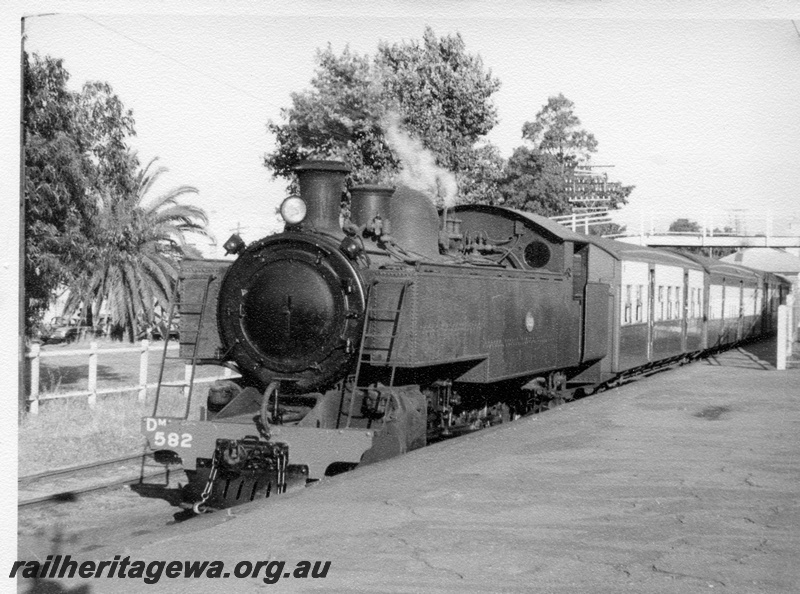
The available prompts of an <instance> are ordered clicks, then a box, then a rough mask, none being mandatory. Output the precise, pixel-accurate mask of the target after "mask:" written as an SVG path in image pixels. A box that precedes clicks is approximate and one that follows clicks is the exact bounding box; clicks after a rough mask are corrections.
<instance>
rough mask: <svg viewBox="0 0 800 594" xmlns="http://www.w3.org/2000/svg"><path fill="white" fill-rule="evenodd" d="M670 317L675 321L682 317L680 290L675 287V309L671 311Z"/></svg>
mask: <svg viewBox="0 0 800 594" xmlns="http://www.w3.org/2000/svg"><path fill="white" fill-rule="evenodd" d="M672 315H673V317H674V318H675V319H676V320H677V319H680V318H682V317H683V314H681V288H680V287H675V307H674V308H673V309H672Z"/></svg>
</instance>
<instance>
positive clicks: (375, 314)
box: [336, 279, 413, 427]
mask: <svg viewBox="0 0 800 594" xmlns="http://www.w3.org/2000/svg"><path fill="white" fill-rule="evenodd" d="M412 283H413V281H409V280H403V281H389V280H385V279H384V280H381V281H379V280H377V279H375V280H373V281H372V282H371V283H370V285H369V287H368V288H367V303H366V306H365V308H364V309H365V313H364V326H363V327H362V329H361V344H360V345H359V347H358V358H357V359H356V372H355V374H354V375H353V376H351V377H352V382H351V388H350V407H349V410H348V412H347V425H345V427H350V420H351V419H352V418H353V405H354V404H355V396H356V392H357V391H358V390H366V389H369V387H370V386H360V385H359V380H360V379H361V365H362V363H365V362H368V361H365V360H364V350H365V345H366V342H367V339H374V338H378V339H382V340H385V341H386V345H385V346H375V345H370V347H369V349H368V350H370V351H385V353H386V355H385V357H384V360H383V363H386V364H389V363H390V361H391V360H392V351H393V349H394V339H395V337H396V336H397V332H398V328H399V327H400V314H401V312H402V311H403V302H404V301H405V296H406V291H407V290H408V287H409V286H411V284H412ZM379 284H380V285H381V286H383V287H390V286H394V287H397V289H398V292H397V308H396V309H391V308H378V307H375V301H376V293H377V291H376V287H377V286H378V285H379ZM381 315H384V316H390V317H380V316H381ZM370 322H377V323H379V324H385V323H391V331H390V332H388V333H386V332H369V326H370ZM370 362H371V360H370ZM396 371H397V366H396V365H391V375H390V379H389V386H388V387H389V388H391V387H393V386H394V376H395V372H396ZM344 393H345V388H344V386H342V403H344ZM341 415H342V411H341V406H340V409H339V419H341ZM370 425H372V421H371V420H370V421H369V424H368V426H370ZM336 426H337V427H338V426H339V422H338V420H337V423H336Z"/></svg>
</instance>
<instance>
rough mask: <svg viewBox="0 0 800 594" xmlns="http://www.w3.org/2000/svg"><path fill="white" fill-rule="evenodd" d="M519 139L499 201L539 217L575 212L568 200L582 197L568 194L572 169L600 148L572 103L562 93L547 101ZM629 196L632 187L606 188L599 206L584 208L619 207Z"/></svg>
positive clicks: (619, 185)
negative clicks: (583, 125)
mask: <svg viewBox="0 0 800 594" xmlns="http://www.w3.org/2000/svg"><path fill="white" fill-rule="evenodd" d="M522 138H523V139H524V140H525V141H527V144H526V145H523V146H520V147H517V148H516V149H515V150H514V153H513V154H512V155H511V158H510V159H509V160H508V163H507V164H506V167H505V169H504V172H503V176H502V178H501V179H500V182H499V202H501V203H502V204H505V205H506V206H510V207H512V208H519V209H521V210H527V211H531V212H535V213H537V214H540V215H543V216H557V215H564V214H570V213H571V212H573V210H574V209H575V206H574V204H573V203H572V202H570V200H571V199H573V198H584V199H585V198H586V197H585V196H582V195H581V194H576V193H575V192H574V191H573V190H572V188H573V187H576V186H575V184H574V181H575V180H576V170H577V169H578V167H580V166H586V165H587V164H588V163H589V162H590V160H591V155H592V153H594V152H596V151H597V145H598V142H597V139H596V138H595V137H594V135H593V134H592V133H591V132H588V131H587V130H585V129H583V128H582V127H581V121H580V119H579V118H578V116H577V115H576V114H575V104H574V103H573V102H572V101H570V100H569V99H567V98H566V97H564V95H563V94H559V95H558V96H555V97H550V98H549V99H548V101H547V103H546V104H545V105H544V106H543V107H542V108H541V109H540V110H539V112H538V113H537V114H536V116H535V118H534V120H533V121H531V122H525V124H524V125H523V126H522ZM598 179H599V178H598ZM632 191H633V186H623V185H621V184H607V185H606V189H605V190H604V192H603V199H604V200H603V202H602V203H601V202H599V201H597V204H593V203H591V202H583V203H582V204H583V205H584V207H586V206H588V207H595V206H598V205H601V204H602V205H608V207H609V208H612V209H613V208H617V206H618V205H620V204H625V203H627V199H628V196H630V194H631V192H632ZM605 199H608V200H605ZM610 230H612V228H610V227H609V228H607V229H604V231H610ZM595 232H597V230H595Z"/></svg>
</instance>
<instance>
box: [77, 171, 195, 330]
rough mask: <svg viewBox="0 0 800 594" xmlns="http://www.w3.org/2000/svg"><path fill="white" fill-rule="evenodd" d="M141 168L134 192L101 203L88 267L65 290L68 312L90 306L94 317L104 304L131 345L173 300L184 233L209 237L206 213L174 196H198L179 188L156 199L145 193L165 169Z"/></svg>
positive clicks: (185, 188)
mask: <svg viewBox="0 0 800 594" xmlns="http://www.w3.org/2000/svg"><path fill="white" fill-rule="evenodd" d="M155 162H156V159H153V160H151V161H150V162H149V163H148V164H147V166H146V167H145V168H144V169H141V170H140V171H139V172H138V173H137V175H136V177H135V179H134V185H133V187H134V190H133V191H130V192H125V193H123V192H117V193H113V194H109V195H107V196H106V197H104V199H103V200H102V201H101V202H100V204H99V207H98V212H97V215H96V220H97V225H95V227H94V229H93V234H92V237H91V245H92V247H91V252H92V255H93V257H92V260H91V262H92V263H91V265H90V266H87V267H85V268H84V269H83V270H82V271H81V273H80V274H79V275H78V276H77V277H76V278H75V279H74V280H73V282H72V283H71V286H70V299H69V301H68V302H67V306H66V312H67V314H69V313H71V312H74V311H75V310H76V309H77V308H78V307H80V306H81V304H91V306H92V309H93V310H94V312H95V314H96V313H97V312H99V311H100V308H101V307H102V305H103V304H104V303H105V304H106V305H107V307H108V310H109V313H110V314H111V317H112V319H113V320H114V323H115V325H116V326H118V327H119V328H120V329H124V331H125V332H126V334H127V336H128V339H129V340H131V341H133V340H135V339H136V337H137V336H138V335H139V334H140V332H141V331H142V330H144V329H145V328H146V327H148V326H150V325H152V324H153V323H155V322H156V321H157V318H158V317H159V315H160V313H161V312H162V311H164V310H165V309H166V308H167V307H168V305H169V301H170V299H171V296H172V289H173V287H174V283H175V281H176V279H177V276H178V270H177V264H178V262H179V261H180V259H181V258H182V257H183V256H184V255H185V252H186V250H187V248H188V247H189V246H188V245H187V243H186V235H187V234H189V233H195V234H200V235H204V236H209V234H208V232H207V231H206V229H205V225H206V224H207V223H208V219H207V217H206V214H205V212H204V211H203V210H201V209H200V208H197V207H195V206H191V205H186V204H180V203H179V202H178V198H179V197H180V196H183V195H185V194H193V193H197V189H196V188H194V187H191V186H179V187H177V188H174V189H171V190H169V191H167V192H165V193H163V194H160V195H158V196H156V197H152V198H151V197H150V196H149V194H150V192H151V190H152V188H153V186H154V184H155V183H156V180H157V179H158V178H159V177H160V176H161V175H162V174H163V173H165V172H166V171H167V170H166V168H164V167H154V165H155Z"/></svg>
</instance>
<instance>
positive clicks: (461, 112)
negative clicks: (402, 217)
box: [265, 27, 500, 199]
mask: <svg viewBox="0 0 800 594" xmlns="http://www.w3.org/2000/svg"><path fill="white" fill-rule="evenodd" d="M317 64H318V67H317V71H316V73H315V76H314V78H313V79H312V81H311V89H310V90H307V91H303V92H301V93H293V94H292V96H291V99H292V106H291V107H289V108H286V109H283V110H282V111H281V119H282V120H283V123H275V122H269V124H268V129H269V130H270V131H271V132H272V133H273V134H275V138H276V149H275V151H274V152H272V153H270V154H268V155H266V157H265V165H266V166H267V167H269V168H270V169H271V170H272V171H273V173H274V174H275V176H276V177H277V176H281V177H285V178H287V179H292V168H293V167H294V166H295V165H297V164H298V163H299V162H300V161H302V160H303V159H305V158H308V157H311V156H327V157H336V158H342V159H344V160H345V161H347V162H348V164H349V165H350V166H351V167H352V169H353V172H352V174H351V179H352V180H353V181H354V182H356V183H361V182H373V183H374V182H390V181H392V180H393V179H394V177H395V176H396V174H397V172H398V170H399V169H400V168H401V167H402V164H403V163H402V162H403V159H404V155H403V154H402V150H401V148H400V147H398V145H397V143H395V144H394V146H393V145H392V143H391V142H390V139H389V138H388V137H387V132H388V129H389V128H390V127H393V126H395V125H397V126H398V127H399V128H401V129H402V130H403V131H404V132H405V133H406V134H408V135H409V136H410V137H412V138H413V139H414V140H416V141H418V142H419V143H421V145H422V146H423V147H424V148H425V149H427V150H429V151H431V152H432V154H433V155H434V158H435V159H434V160H435V165H436V166H438V167H441V168H444V169H447V170H450V171H453V172H454V173H455V174H456V176H457V178H458V182H459V188H460V190H461V194H462V195H464V194H465V193H466V194H467V195H469V196H472V195H474V194H477V195H476V196H475V198H476V199H480V198H481V196H480V193H481V192H489V191H491V184H490V185H489V186H485V185H484V180H482V179H479V178H478V175H479V174H480V172H482V171H495V170H497V169H498V162H497V158H496V157H497V155H496V150H493V149H492V148H491V147H488V146H487V145H480V142H479V141H480V140H481V139H483V137H484V136H485V134H486V133H487V132H488V131H489V130H491V128H492V127H493V126H494V125H495V123H496V122H497V112H496V109H495V107H494V106H493V105H492V103H491V95H492V94H493V93H494V92H495V91H496V90H497V89H498V88H499V85H500V83H499V81H498V80H497V79H496V78H494V77H492V75H491V73H490V72H488V71H486V70H485V69H484V67H483V63H482V61H481V59H480V58H479V57H477V56H473V55H470V54H468V53H467V51H466V47H465V44H464V41H463V39H462V38H461V36H460V35H458V34H456V35H452V36H446V37H441V38H438V37H437V36H436V35H435V33H434V32H433V30H432V29H431V28H430V27H428V28H426V29H425V32H424V34H423V39H422V41H404V42H402V43H398V44H389V43H381V44H380V45H379V47H378V50H377V53H376V55H375V56H374V57H370V56H367V55H364V56H361V55H357V54H354V53H351V52H350V51H349V49H345V50H344V52H343V53H342V54H341V55H340V56H337V55H335V54H334V53H333V51H332V49H331V47H330V46H328V47H327V49H325V50H324V51H318V52H317Z"/></svg>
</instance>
